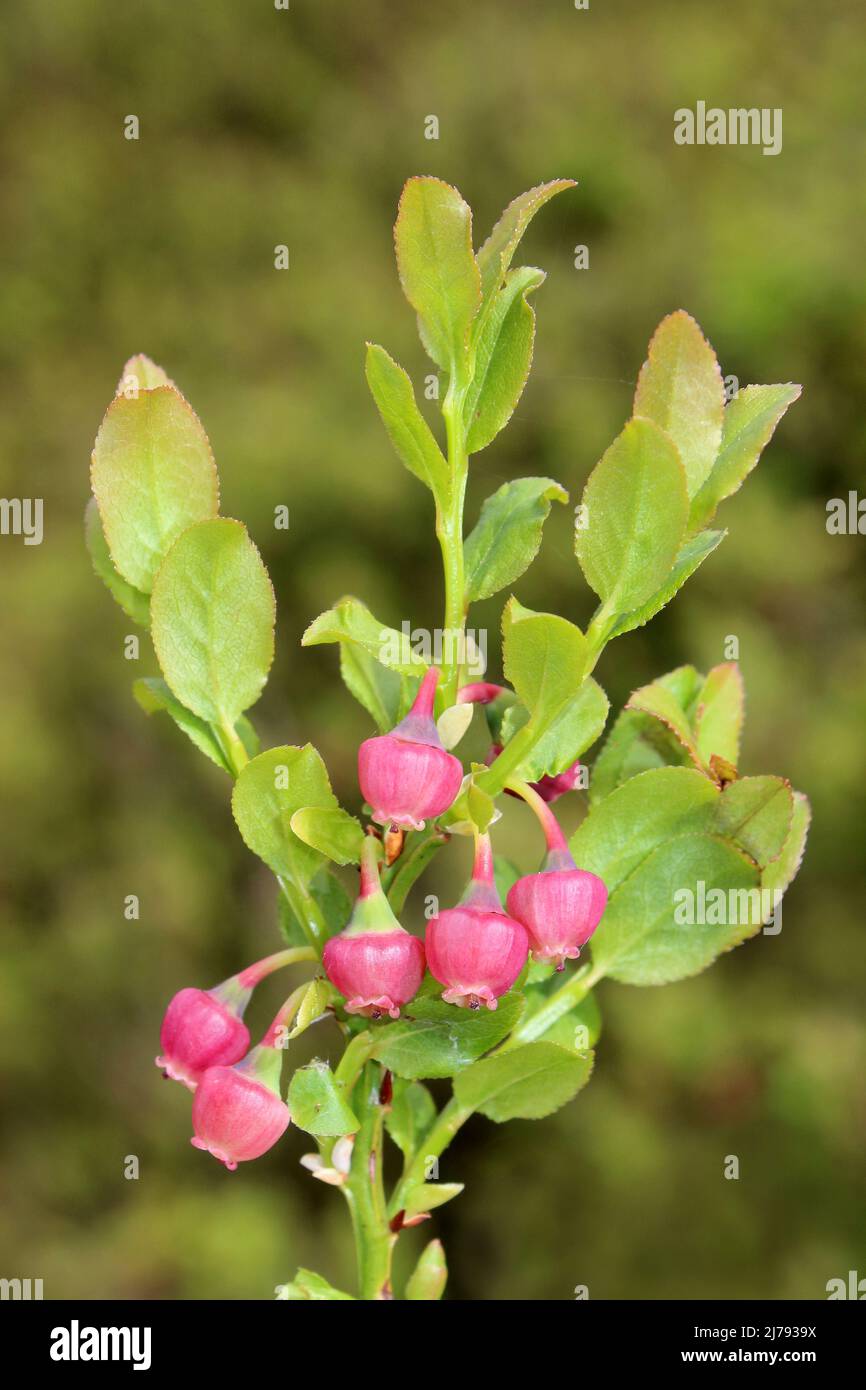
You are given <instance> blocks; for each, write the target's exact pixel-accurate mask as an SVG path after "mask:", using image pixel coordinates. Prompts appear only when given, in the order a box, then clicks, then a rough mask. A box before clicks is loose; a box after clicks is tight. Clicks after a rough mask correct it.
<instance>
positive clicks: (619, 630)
mask: <svg viewBox="0 0 866 1390" xmlns="http://www.w3.org/2000/svg"><path fill="white" fill-rule="evenodd" d="M727 534H728V533H727V531H701V532H700V534H699V535H697V536H692V537H691V539H689V540H687V541H686V542H685V543H684V544H683V545H682V546H681V547H680V551H679V554H678V555H677V558H676V559H675V560H674V565H673V569H672V570H671V572H670V574H669V575H668V577H667V579H666V580H665V582H664V583H663V584H662V586H661V588H659V589H657V590H656V592H655V593H654V594H653V595H652V597H651V598H648V599H647V601H646V603H643V604H641V606H640V607H639V608H636V609H634V610H633V611H632V612H631V613H623V614H622V615H621V616H620V617H619V618H617V620H616V621H615V623H614V624H613V626H612V628H611V629H610V633H609V638H614V637H621V636H622V634H623V633H624V632H631V631H632V630H633V629H634V628H636V627H643V625H644V623H648V622H649V620H650V618H654V617H655V615H656V613H660V612H661V610H662V609H663V608H664V606H665V604H667V603H670V601H671V599H672V598H673V597H674V595H675V594H676V593H678V592H679V590H680V589H681V588H682V587H683V585H684V584H685V582H686V580H687V579H691V577H692V575H693V574H694V572H695V570H696V569H697V568H698V567H699V566H700V565H702V564H703V562H704V560H706V558H707V556H708V555H711V554H712V552H713V551H714V550H715V548H716V546H717V545H718V544H719V542H720V541H721V540H723V539H724V537H725V536H726V535H727Z"/></svg>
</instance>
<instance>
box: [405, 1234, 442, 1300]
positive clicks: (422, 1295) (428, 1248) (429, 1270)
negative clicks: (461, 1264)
mask: <svg viewBox="0 0 866 1390" xmlns="http://www.w3.org/2000/svg"><path fill="white" fill-rule="evenodd" d="M447 1282H448V1266H447V1264H446V1263H445V1251H444V1250H443V1249H442V1242H441V1240H431V1241H430V1243H429V1244H428V1245H425V1247H424V1249H423V1250H422V1252H421V1255H420V1257H419V1259H418V1263H417V1264H416V1266H415V1268H414V1270H413V1271H412V1273H411V1274H410V1276H409V1279H408V1281H407V1284H406V1298H407V1299H408V1300H409V1301H410V1302H412V1303H421V1302H424V1303H435V1302H436V1301H437V1300H438V1299H440V1298H441V1297H442V1295H443V1293H444V1292H445V1285H446V1283H447Z"/></svg>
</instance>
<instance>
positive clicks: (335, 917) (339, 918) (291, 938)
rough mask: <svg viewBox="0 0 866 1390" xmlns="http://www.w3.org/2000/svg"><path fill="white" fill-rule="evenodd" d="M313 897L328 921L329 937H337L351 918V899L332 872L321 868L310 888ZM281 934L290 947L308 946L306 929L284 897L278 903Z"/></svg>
mask: <svg viewBox="0 0 866 1390" xmlns="http://www.w3.org/2000/svg"><path fill="white" fill-rule="evenodd" d="M309 891H310V895H311V897H312V898H313V899H314V901H315V902H316V904H317V906H318V907H319V910H320V911H321V913H322V916H323V917H324V919H325V926H326V929H327V930H326V935H327V936H329V937H330V936H336V935H337V933H338V932H341V931H342V930H343V928H344V927H345V926H346V924H347V922H348V920H349V918H350V916H351V915H352V899H351V898H350V897H349V895H348V893H347V892H346V890H345V888H344V887H343V885H342V883H341V882H340V880H339V879H338V878H336V877H335V875H334V874H332V873H331V871H330V869H328V868H322V869H320V870H319V872H318V873H317V874H316V875H315V877H314V878H313V879H312V880H311V882H310V885H309ZM278 909H279V921H280V930H281V932H282V934H283V936H284V937H285V940H286V944H287V945H288V946H308V945H309V937H308V935H307V933H306V932H305V930H304V926H303V924H302V923H301V922H299V921H298V918H297V917H296V916H295V914H294V912H293V911H292V908H291V906H290V904H289V901H288V898H287V897H286V895H285V893H283V892H281V893H280V895H279V899H278Z"/></svg>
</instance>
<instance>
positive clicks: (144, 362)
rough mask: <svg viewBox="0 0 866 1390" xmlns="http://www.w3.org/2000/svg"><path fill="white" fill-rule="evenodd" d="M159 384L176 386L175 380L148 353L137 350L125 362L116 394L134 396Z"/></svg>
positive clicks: (151, 389)
mask: <svg viewBox="0 0 866 1390" xmlns="http://www.w3.org/2000/svg"><path fill="white" fill-rule="evenodd" d="M157 386H174V382H173V381H172V380H171V379H170V377H168V376H167V375H166V373H165V372H164V371H163V369H162V367H160V366H158V365H157V363H156V362H154V361H153V360H152V359H151V358H150V357H148V356H147V354H146V353H144V352H137V353H136V354H135V356H134V357H130V358H129V361H128V362H126V363H125V365H124V368H123V371H122V372H121V375H120V381H119V382H118V383H117V390H116V391H115V395H116V396H119V395H121V394H122V395H124V396H134V395H136V394H137V393H138V392H139V391H153V390H154V389H155V388H156V387H157ZM175 390H177V387H175Z"/></svg>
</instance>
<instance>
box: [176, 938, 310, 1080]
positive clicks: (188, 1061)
mask: <svg viewBox="0 0 866 1390" xmlns="http://www.w3.org/2000/svg"><path fill="white" fill-rule="evenodd" d="M298 954H299V952H298V951H297V950H291V949H290V950H287V951H277V952H276V954H275V955H272V956H266V957H265V959H264V960H260V961H257V962H256V963H255V965H249V966H247V968H246V969H245V970H242V971H241V972H240V974H238V975H232V977H231V978H230V979H228V980H224V981H223V983H222V984H221V985H217V986H216V987H215V988H214V989H211V990H204V989H191V988H189V989H182V990H181V991H180V992H179V993H178V994H176V995H175V996H174V998H173V999H172V1000H171V1002H170V1004H169V1006H168V1008H167V1009H166V1011H165V1017H164V1018H163V1020H162V1028H161V1030H160V1035H159V1041H160V1046H161V1047H162V1054H161V1056H159V1057H157V1058H156V1065H157V1066H158V1067H159V1068H160V1069H161V1070H162V1071H163V1072H164V1074H165V1075H166V1076H168V1077H171V1079H172V1081H181V1082H183V1084H184V1086H188V1087H189V1089H190V1090H191V1091H194V1090H195V1088H196V1086H197V1085H198V1082H199V1080H200V1078H201V1076H202V1073H203V1072H205V1071H206V1070H207V1068H208V1067H230V1066H232V1064H233V1063H234V1062H239V1061H240V1059H241V1058H242V1057H243V1056H244V1055H245V1054H246V1053H247V1052H248V1050H249V1046H250V1035H249V1032H248V1031H247V1028H246V1025H245V1024H244V1023H243V1022H242V1019H243V1016H244V1011H245V1009H246V1007H247V1004H248V1003H249V1001H250V997H251V996H252V992H253V990H254V989H255V987H256V985H257V984H258V983H259V981H260V980H263V979H264V978H265V976H266V975H270V974H271V973H272V972H273V971H274V970H279V969H281V967H282V966H284V965H290V964H291V963H292V961H293V960H295V959H296V958H297V957H298Z"/></svg>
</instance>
